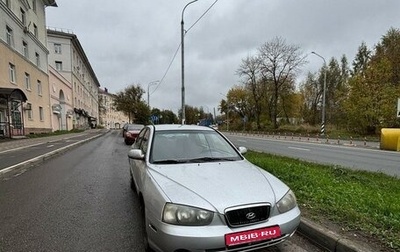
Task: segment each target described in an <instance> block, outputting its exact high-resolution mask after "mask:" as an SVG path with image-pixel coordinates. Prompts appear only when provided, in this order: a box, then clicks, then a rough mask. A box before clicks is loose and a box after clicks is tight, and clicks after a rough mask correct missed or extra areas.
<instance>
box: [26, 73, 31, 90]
mask: <svg viewBox="0 0 400 252" xmlns="http://www.w3.org/2000/svg"><path fill="white" fill-rule="evenodd" d="M25 88H26V89H27V90H31V76H30V75H29V74H28V73H25Z"/></svg>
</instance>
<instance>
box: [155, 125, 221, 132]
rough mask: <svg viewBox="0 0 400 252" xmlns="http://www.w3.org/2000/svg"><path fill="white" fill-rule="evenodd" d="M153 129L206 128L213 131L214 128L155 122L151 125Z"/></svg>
mask: <svg viewBox="0 0 400 252" xmlns="http://www.w3.org/2000/svg"><path fill="white" fill-rule="evenodd" d="M153 127H154V130H155V131H167V130H208V131H214V129H212V128H210V127H206V126H199V125H187V124H156V125H153Z"/></svg>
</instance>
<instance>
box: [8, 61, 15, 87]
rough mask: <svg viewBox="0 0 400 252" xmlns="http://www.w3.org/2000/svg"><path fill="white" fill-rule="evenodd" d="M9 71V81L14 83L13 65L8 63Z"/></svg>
mask: <svg viewBox="0 0 400 252" xmlns="http://www.w3.org/2000/svg"><path fill="white" fill-rule="evenodd" d="M9 73H10V82H11V83H16V81H17V80H16V77H15V66H14V65H13V64H11V63H10V64H9Z"/></svg>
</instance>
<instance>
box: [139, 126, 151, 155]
mask: <svg viewBox="0 0 400 252" xmlns="http://www.w3.org/2000/svg"><path fill="white" fill-rule="evenodd" d="M149 136H150V130H146V132H145V133H144V135H143V139H142V142H141V143H140V149H141V150H142V151H143V153H147V147H148V146H149Z"/></svg>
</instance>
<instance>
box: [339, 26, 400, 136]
mask: <svg viewBox="0 0 400 252" xmlns="http://www.w3.org/2000/svg"><path fill="white" fill-rule="evenodd" d="M399 43H400V31H399V30H398V29H394V28H391V29H390V30H389V31H388V32H387V34H386V35H384V36H383V37H382V41H381V42H379V43H378V44H377V45H376V47H375V53H374V54H372V53H371V55H370V58H369V60H368V62H367V63H366V65H365V66H364V68H363V71H353V72H354V73H355V74H353V76H352V77H351V79H350V81H349V88H350V92H349V95H348V99H347V100H346V102H345V103H344V105H345V111H346V114H347V115H348V117H347V119H348V124H349V127H350V128H351V129H352V130H354V131H357V132H360V133H376V132H377V131H379V130H380V128H382V127H396V126H398V125H399V122H398V120H397V118H396V116H397V115H396V100H397V98H398V97H400V79H399V78H400V75H399V71H400V68H399V63H400V46H399ZM356 58H357V57H356ZM353 65H354V64H353Z"/></svg>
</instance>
